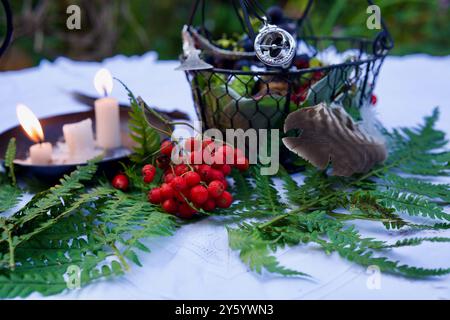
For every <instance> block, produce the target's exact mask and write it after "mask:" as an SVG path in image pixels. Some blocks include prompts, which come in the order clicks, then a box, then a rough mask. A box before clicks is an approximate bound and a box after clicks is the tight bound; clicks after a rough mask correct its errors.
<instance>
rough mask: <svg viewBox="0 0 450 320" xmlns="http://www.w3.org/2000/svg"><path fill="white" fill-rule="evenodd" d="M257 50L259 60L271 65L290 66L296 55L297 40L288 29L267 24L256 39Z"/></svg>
mask: <svg viewBox="0 0 450 320" xmlns="http://www.w3.org/2000/svg"><path fill="white" fill-rule="evenodd" d="M254 46H255V52H256V56H257V57H258V59H259V60H261V61H262V62H263V63H264V64H266V65H268V66H271V67H281V68H289V66H290V65H291V63H292V60H293V59H294V56H295V51H296V47H297V44H296V41H295V39H294V37H293V36H292V35H291V34H290V33H289V32H287V31H286V30H284V29H282V28H280V27H278V26H276V25H271V24H265V25H264V26H263V27H262V29H261V30H260V31H259V33H258V35H257V36H256V39H255V44H254Z"/></svg>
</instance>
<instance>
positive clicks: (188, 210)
mask: <svg viewBox="0 0 450 320" xmlns="http://www.w3.org/2000/svg"><path fill="white" fill-rule="evenodd" d="M196 213H197V210H195V209H194V208H192V207H191V206H190V205H189V204H188V203H182V204H181V205H180V206H179V207H178V213H177V216H178V217H180V218H183V219H191V218H192V217H193V216H194V215H195V214H196Z"/></svg>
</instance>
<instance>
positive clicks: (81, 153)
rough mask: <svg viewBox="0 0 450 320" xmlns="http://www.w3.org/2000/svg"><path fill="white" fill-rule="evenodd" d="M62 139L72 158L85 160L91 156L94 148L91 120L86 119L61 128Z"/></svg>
mask: <svg viewBox="0 0 450 320" xmlns="http://www.w3.org/2000/svg"><path fill="white" fill-rule="evenodd" d="M63 133H64V139H65V140H66V144H67V147H68V149H69V155H70V156H71V157H72V158H85V156H89V155H92V153H93V151H94V148H95V141H94V132H93V130H92V120H91V119H86V120H83V121H80V122H77V123H71V124H65V125H64V126H63Z"/></svg>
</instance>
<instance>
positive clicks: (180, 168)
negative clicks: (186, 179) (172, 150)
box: [173, 164, 189, 176]
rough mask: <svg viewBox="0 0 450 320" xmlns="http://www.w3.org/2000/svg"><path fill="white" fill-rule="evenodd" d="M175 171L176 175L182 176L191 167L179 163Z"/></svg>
mask: <svg viewBox="0 0 450 320" xmlns="http://www.w3.org/2000/svg"><path fill="white" fill-rule="evenodd" d="M173 171H174V172H175V175H176V176H181V175H182V174H184V173H186V172H188V171H189V167H188V166H187V165H185V164H178V165H176V166H175V168H174V169H173Z"/></svg>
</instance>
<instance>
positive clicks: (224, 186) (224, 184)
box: [220, 179, 228, 190]
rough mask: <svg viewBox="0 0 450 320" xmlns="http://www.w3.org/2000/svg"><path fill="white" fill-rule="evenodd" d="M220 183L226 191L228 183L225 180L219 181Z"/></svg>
mask: <svg viewBox="0 0 450 320" xmlns="http://www.w3.org/2000/svg"><path fill="white" fill-rule="evenodd" d="M220 182H222V184H223V188H224V189H225V190H227V189H228V182H227V179H223V180H220Z"/></svg>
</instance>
